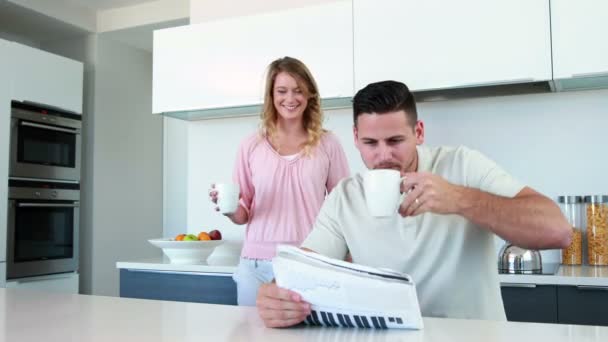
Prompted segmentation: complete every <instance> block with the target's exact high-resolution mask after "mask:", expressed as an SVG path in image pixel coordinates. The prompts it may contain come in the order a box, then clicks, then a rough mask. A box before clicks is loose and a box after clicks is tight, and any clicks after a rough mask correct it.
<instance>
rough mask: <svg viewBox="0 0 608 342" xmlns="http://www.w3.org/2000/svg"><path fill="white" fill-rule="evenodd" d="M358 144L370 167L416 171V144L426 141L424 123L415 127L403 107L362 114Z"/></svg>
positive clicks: (356, 134) (357, 138)
mask: <svg viewBox="0 0 608 342" xmlns="http://www.w3.org/2000/svg"><path fill="white" fill-rule="evenodd" d="M353 131H354V135H355V145H356V146H357V148H358V149H359V152H360V153H361V158H363V162H364V163H365V166H367V168H368V169H394V170H398V171H401V172H402V173H403V172H413V171H416V169H417V167H418V152H417V151H416V145H420V144H422V143H423V142H424V124H423V123H422V121H418V122H417V123H416V125H415V126H414V127H412V125H410V123H409V122H408V119H407V117H406V116H405V113H404V112H403V111H402V110H400V111H397V112H390V113H384V114H362V115H359V117H358V118H357V126H355V127H354V128H353Z"/></svg>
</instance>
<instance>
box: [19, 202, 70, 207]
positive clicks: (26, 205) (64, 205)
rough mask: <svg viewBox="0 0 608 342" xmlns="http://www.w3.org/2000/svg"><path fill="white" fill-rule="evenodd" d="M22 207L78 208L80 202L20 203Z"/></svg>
mask: <svg viewBox="0 0 608 342" xmlns="http://www.w3.org/2000/svg"><path fill="white" fill-rule="evenodd" d="M17 206H18V207H20V208H28V207H29V208H78V207H80V204H78V203H75V204H68V203H66V204H59V203H19V204H17Z"/></svg>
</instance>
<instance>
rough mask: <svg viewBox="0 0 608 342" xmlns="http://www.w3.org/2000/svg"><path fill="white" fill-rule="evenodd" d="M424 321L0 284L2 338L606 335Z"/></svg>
mask: <svg viewBox="0 0 608 342" xmlns="http://www.w3.org/2000/svg"><path fill="white" fill-rule="evenodd" d="M424 325H425V328H424V329H423V330H420V331H410V330H372V329H346V328H316V327H315V328H310V327H297V328H289V329H269V328H265V327H264V326H263V324H262V321H261V320H260V318H259V317H258V315H257V311H256V309H255V308H250V307H238V306H225V305H212V304H200V303H183V302H167V301H156V300H144V299H131V298H118V297H102V296H85V295H69V294H59V293H43V292H34V291H28V290H17V289H0V332H1V333H0V342H5V341H6V342H9V341H11V342H13V341H15V342H16V341H19V342H34V341H35V342H39V341H45V342H55V341H78V342H87V341H103V342H107V341H112V342H122V341H128V342H136V341H145V342H156V341H163V342H177V341H192V342H201V341H214V342H215V341H247V342H254V341H264V342H274V341H276V342H290V341H302V342H304V341H349V342H356V341H416V342H441V341H453V342H459V341H466V342H482V341H483V342H486V341H505V342H507V341H509V342H511V341H517V342H525V341H530V342H538V341H553V342H562V341H563V342H566V341H577V342H586V341H597V342H600V341H602V342H604V341H608V327H596V326H577V325H565V324H540V323H516V322H494V321H479V320H456V319H440V318H424Z"/></svg>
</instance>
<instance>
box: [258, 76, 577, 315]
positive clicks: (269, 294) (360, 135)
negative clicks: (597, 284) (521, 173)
mask: <svg viewBox="0 0 608 342" xmlns="http://www.w3.org/2000/svg"><path fill="white" fill-rule="evenodd" d="M353 110H354V128H353V131H354V136H355V144H356V146H357V148H358V149H359V152H360V153H361V157H362V158H363V161H364V163H365V165H366V166H367V167H368V168H369V169H395V170H399V171H400V172H401V174H402V175H403V176H405V177H406V179H405V180H404V181H403V183H402V190H403V191H406V192H409V193H408V194H407V196H406V197H405V199H404V200H403V202H402V203H401V206H400V208H399V214H400V215H395V217H393V218H382V219H378V218H373V217H372V216H371V215H370V214H369V212H368V211H367V207H366V205H365V193H364V191H363V179H362V177H361V176H360V175H356V176H353V177H350V178H346V179H344V180H343V181H342V182H340V183H339V184H338V185H337V186H336V187H335V188H334V190H333V191H332V192H331V193H330V194H329V196H328V198H327V199H326V201H325V202H324V204H323V207H322V208H321V211H320V213H319V215H318V217H317V221H316V223H315V226H314V228H313V231H312V232H311V233H310V235H309V236H308V238H307V239H306V240H305V241H304V243H303V245H302V248H305V249H308V250H311V251H314V252H317V253H321V254H323V255H326V256H329V257H333V258H337V259H343V258H344V257H345V255H347V253H350V255H351V256H352V260H353V262H354V263H357V264H363V265H368V266H373V267H383V268H390V269H394V270H397V271H401V272H406V273H409V274H410V275H412V277H413V279H414V281H416V283H417V286H416V287H417V292H418V298H419V303H420V307H421V310H422V314H423V316H433V317H450V318H475V319H492V320H505V313H504V308H503V304H502V298H501V295H500V284H499V280H498V272H497V269H496V260H497V258H496V252H495V248H494V240H493V237H494V235H498V236H499V237H501V238H503V239H505V240H507V241H510V242H512V243H514V244H516V245H518V246H522V247H527V248H534V249H543V248H564V247H566V246H568V245H569V244H570V234H571V227H570V226H569V224H568V222H567V221H566V219H565V218H564V217H563V215H562V214H561V212H560V210H559V208H558V207H557V205H556V204H555V203H553V201H551V200H550V199H548V198H547V197H545V196H543V195H541V194H539V193H538V192H536V191H534V190H533V189H531V188H529V187H526V186H524V185H522V184H520V183H519V182H518V181H516V180H515V179H514V178H513V177H511V176H510V175H509V174H507V173H506V172H505V171H503V170H502V169H501V168H500V167H499V166H498V165H496V164H495V163H494V162H492V161H491V160H489V159H488V158H486V157H485V156H483V155H482V154H481V153H479V152H476V151H473V150H471V149H468V148H466V147H456V148H453V147H437V148H430V147H426V146H422V143H423V142H424V125H423V123H422V121H419V120H418V117H417V112H416V104H415V101H414V98H413V96H412V94H411V93H410V92H409V90H408V88H407V86H406V85H405V84H403V83H399V82H395V81H385V82H378V83H372V84H370V85H368V86H366V87H365V88H363V89H361V90H360V91H359V92H357V94H356V95H355V98H354V100H353ZM361 295H362V296H366V295H370V296H371V295H373V294H371V293H370V294H365V293H362V294H361ZM257 306H258V311H259V314H260V316H261V317H262V319H263V320H264V323H265V324H266V326H269V327H286V326H291V325H294V324H297V323H299V322H301V321H302V320H304V319H305V318H306V316H307V315H308V314H309V313H310V305H309V304H308V303H306V302H304V301H303V300H302V298H301V297H300V296H299V295H298V294H296V293H295V292H291V291H288V290H286V289H281V288H279V287H277V286H276V284H267V285H265V286H264V287H262V288H260V291H259V292H258V297H257Z"/></svg>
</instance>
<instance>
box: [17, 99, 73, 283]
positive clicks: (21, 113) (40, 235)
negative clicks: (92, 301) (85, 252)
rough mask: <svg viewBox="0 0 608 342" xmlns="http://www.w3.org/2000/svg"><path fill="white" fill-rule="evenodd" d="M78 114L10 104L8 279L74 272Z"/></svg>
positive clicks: (21, 104)
mask: <svg viewBox="0 0 608 342" xmlns="http://www.w3.org/2000/svg"><path fill="white" fill-rule="evenodd" d="M81 129H82V121H81V118H80V115H76V114H73V113H69V112H63V111H60V110H56V109H53V108H45V107H43V106H40V105H33V104H28V103H21V102H13V103H12V108H11V136H10V154H9V155H10V159H9V180H8V182H9V184H8V186H9V191H8V222H7V223H8V225H7V228H8V231H7V248H6V250H7V256H6V261H7V263H6V273H7V278H8V279H18V278H24V277H30V276H39V275H45V274H54V273H65V272H76V271H77V270H78V255H79V253H78V236H79V224H80V158H81V157H80V154H81Z"/></svg>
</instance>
